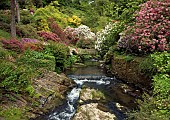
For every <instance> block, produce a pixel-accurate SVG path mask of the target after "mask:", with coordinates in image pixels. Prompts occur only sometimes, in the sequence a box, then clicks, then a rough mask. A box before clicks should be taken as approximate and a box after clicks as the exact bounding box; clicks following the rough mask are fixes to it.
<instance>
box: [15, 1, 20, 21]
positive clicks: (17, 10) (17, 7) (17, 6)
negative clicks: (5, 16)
mask: <svg viewBox="0 0 170 120" xmlns="http://www.w3.org/2000/svg"><path fill="white" fill-rule="evenodd" d="M15 4H16V15H17V22H18V23H19V22H20V20H21V19H20V11H19V4H18V0H15Z"/></svg>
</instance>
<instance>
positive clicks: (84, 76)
mask: <svg viewBox="0 0 170 120" xmlns="http://www.w3.org/2000/svg"><path fill="white" fill-rule="evenodd" d="M86 65H87V66H86V67H85V66H84V67H78V68H73V69H69V70H67V71H66V75H67V76H68V77H69V78H70V79H72V80H73V81H74V82H75V83H76V84H77V85H76V87H74V88H73V89H72V90H71V91H70V92H69V93H68V95H67V100H66V101H65V103H64V104H63V105H61V106H59V107H57V108H56V109H55V110H53V111H51V112H50V113H48V114H47V115H44V116H41V117H39V118H37V120H86V119H90V120H105V119H107V120H113V119H115V120H124V119H125V118H126V117H127V116H126V112H128V111H129V110H130V109H132V108H134V107H136V103H135V99H136V98H135V96H132V95H129V94H127V93H128V92H129V91H130V92H134V91H138V90H134V89H133V88H131V87H128V86H127V85H125V84H123V83H122V82H121V81H120V80H117V79H116V78H115V77H114V76H112V75H109V74H108V73H106V70H105V69H104V68H103V67H102V64H101V63H99V62H98V61H94V60H92V61H90V62H88V63H86ZM85 89H87V90H96V91H99V92H100V93H102V95H103V96H104V97H103V98H104V99H100V98H99V99H98V98H97V99H95V98H94V96H92V95H91V96H92V97H91V98H90V99H89V98H87V99H86V98H85V99H82V97H83V96H82V95H83V94H82V93H81V92H82V91H83V90H85ZM127 91H128V92H127ZM86 92H87V93H84V94H85V95H86V94H89V93H90V92H88V91H86ZM92 93H94V92H92ZM96 93H97V92H96ZM90 104H91V105H94V104H96V105H97V108H96V109H95V110H96V111H98V112H96V113H95V110H93V109H92V110H91V111H90V108H88V109H89V112H87V110H85V111H86V114H88V113H89V114H91V113H92V112H94V113H93V114H92V115H91V116H92V117H91V118H90V115H84V113H83V108H82V114H81V106H83V105H90ZM85 108H86V109H87V106H85ZM92 108H94V107H92ZM77 109H79V110H78V111H77ZM105 113H107V115H106V118H104V117H103V116H104V114H105ZM98 114H100V115H101V116H102V117H101V116H100V115H98ZM102 114H103V115H102ZM95 115H96V116H95ZM111 115H114V117H112V118H111V117H109V116H111ZM86 116H88V118H86Z"/></svg>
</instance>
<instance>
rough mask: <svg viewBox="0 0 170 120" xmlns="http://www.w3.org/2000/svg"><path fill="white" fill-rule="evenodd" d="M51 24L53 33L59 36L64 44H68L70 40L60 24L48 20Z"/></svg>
mask: <svg viewBox="0 0 170 120" xmlns="http://www.w3.org/2000/svg"><path fill="white" fill-rule="evenodd" d="M48 21H49V23H50V29H51V31H52V32H53V33H55V34H57V35H58V37H59V38H60V39H61V41H62V42H64V43H67V42H68V40H67V38H66V34H65V33H64V32H63V30H62V29H61V28H60V27H59V26H58V24H57V23H56V22H55V21H54V19H49V20H48Z"/></svg>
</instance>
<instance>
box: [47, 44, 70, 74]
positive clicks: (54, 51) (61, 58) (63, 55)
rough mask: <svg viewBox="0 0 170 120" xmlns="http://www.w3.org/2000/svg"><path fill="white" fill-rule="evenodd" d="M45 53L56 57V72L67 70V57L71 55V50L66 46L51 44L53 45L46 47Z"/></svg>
mask: <svg viewBox="0 0 170 120" xmlns="http://www.w3.org/2000/svg"><path fill="white" fill-rule="evenodd" d="M44 52H45V53H46V54H50V55H52V56H54V57H55V64H56V66H55V70H56V72H61V71H63V70H64V69H65V68H66V66H67V64H66V63H67V62H66V61H67V55H68V53H69V48H68V47H67V46H66V45H64V44H61V43H55V42H51V44H49V45H47V46H45V51H44Z"/></svg>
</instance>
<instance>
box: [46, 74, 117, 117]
mask: <svg viewBox="0 0 170 120" xmlns="http://www.w3.org/2000/svg"><path fill="white" fill-rule="evenodd" d="M68 77H70V78H71V79H73V80H74V81H75V83H77V87H75V88H73V89H72V90H71V92H70V93H69V94H68V95H67V103H66V105H65V107H64V109H62V110H59V111H54V112H53V113H52V114H50V115H49V116H48V120H70V119H71V118H72V117H73V116H74V114H75V113H76V104H77V102H78V99H79V96H80V92H81V88H82V86H83V84H84V83H94V84H96V85H109V84H110V82H111V80H113V79H115V78H110V77H106V76H95V75H88V76H87V75H79V76H78V75H69V76H68Z"/></svg>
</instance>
